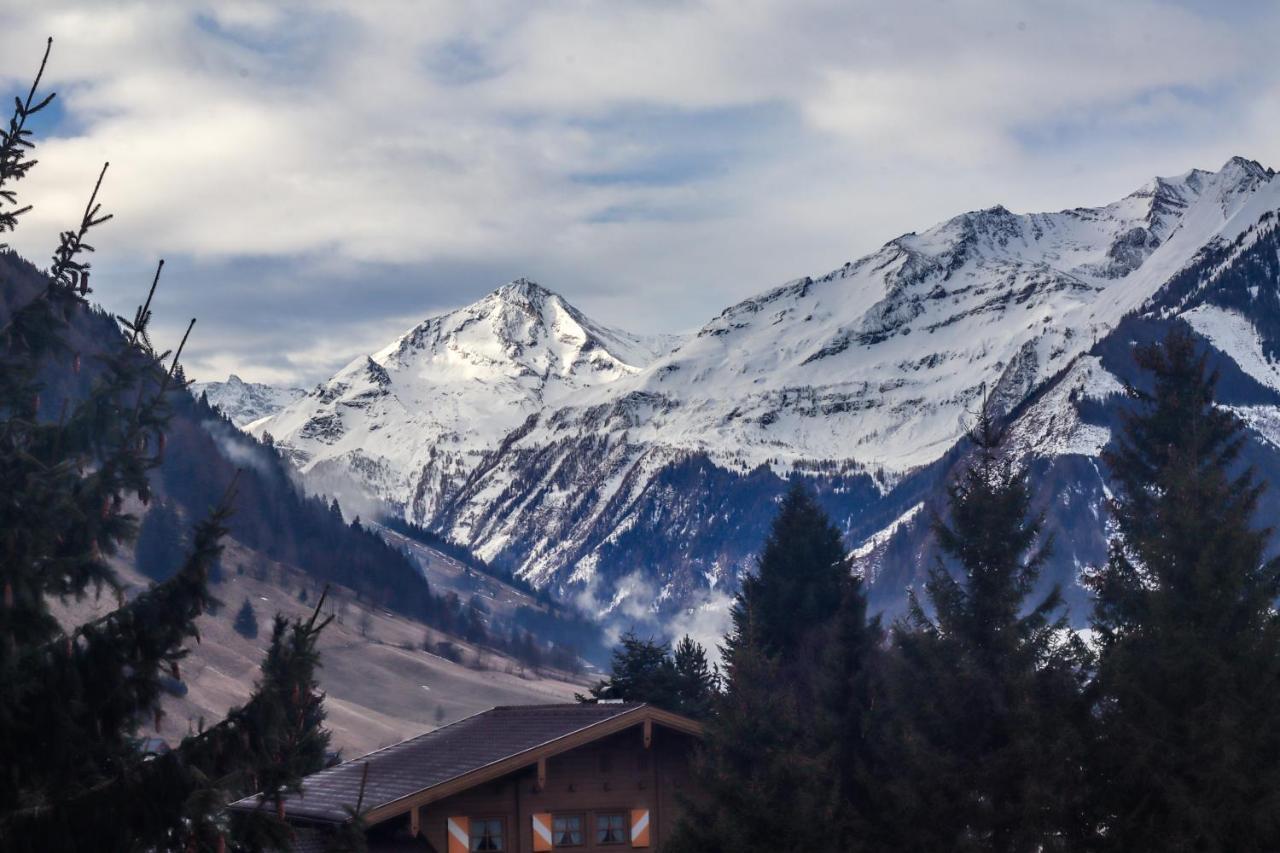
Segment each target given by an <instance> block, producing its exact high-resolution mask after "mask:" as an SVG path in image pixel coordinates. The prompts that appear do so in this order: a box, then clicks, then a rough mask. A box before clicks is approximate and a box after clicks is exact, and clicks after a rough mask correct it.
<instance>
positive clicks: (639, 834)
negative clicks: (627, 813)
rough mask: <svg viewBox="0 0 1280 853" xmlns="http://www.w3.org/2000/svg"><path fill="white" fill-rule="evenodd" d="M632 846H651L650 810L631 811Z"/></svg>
mask: <svg viewBox="0 0 1280 853" xmlns="http://www.w3.org/2000/svg"><path fill="white" fill-rule="evenodd" d="M631 846H632V847H648V846H649V810H648V809H632V810H631Z"/></svg>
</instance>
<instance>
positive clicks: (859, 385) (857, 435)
mask: <svg viewBox="0 0 1280 853" xmlns="http://www.w3.org/2000/svg"><path fill="white" fill-rule="evenodd" d="M1278 208H1280V181H1277V180H1276V179H1275V175H1274V173H1273V172H1272V171H1271V170H1269V169H1265V168H1263V167H1262V166H1260V165H1259V164H1257V163H1255V162H1253V161H1249V160H1244V159H1242V158H1233V159H1231V160H1230V161H1228V162H1227V163H1226V164H1225V165H1224V166H1223V167H1222V168H1221V169H1220V170H1218V171H1216V172H1209V171H1202V170H1193V171H1190V172H1187V173H1185V174H1183V175H1179V176H1176V177H1172V178H1157V179H1155V180H1153V181H1151V182H1149V183H1148V184H1147V185H1145V186H1143V187H1142V188H1140V189H1139V190H1137V191H1136V192H1134V193H1131V194H1130V195H1128V196H1126V197H1125V198H1123V199H1120V200H1119V201H1116V202H1114V203H1112V204H1108V205H1105V206H1103V207H1097V208H1076V209H1072V210H1064V211H1058V212H1053V213H1037V214H1015V213H1012V212H1010V211H1008V210H1006V209H1005V208H1003V207H999V206H997V207H992V208H989V209H987V210H982V211H976V212H971V213H966V214H962V215H960V216H957V217H955V218H953V219H950V220H948V221H946V222H944V223H941V224H939V225H937V226H935V227H933V228H931V229H929V230H927V231H924V232H922V233H911V234H906V235H903V236H901V237H899V238H897V239H895V240H892V241H890V242H889V243H887V244H885V245H884V246H883V247H882V248H881V249H879V250H878V251H876V252H874V253H872V254H870V255H868V256H867V257H864V258H862V259H860V260H858V261H856V262H852V263H847V264H845V265H844V266H842V267H841V268H839V269H837V270H834V271H833V272H830V273H828V274H826V275H823V276H820V277H817V278H809V277H806V278H802V279H798V280H795V281H792V282H790V283H788V284H785V285H783V286H781V287H778V288H775V289H773V290H770V291H767V292H765V293H763V294H761V295H759V296H757V297H754V298H751V299H747V300H745V301H743V302H741V303H739V304H737V305H734V306H732V307H730V308H728V309H726V310H725V311H724V312H723V313H721V314H720V315H719V316H718V317H716V318H714V319H712V320H711V321H710V322H709V323H707V324H706V325H704V326H703V327H702V329H701V330H699V331H698V332H697V334H696V335H694V336H692V337H691V338H689V339H687V340H686V341H684V342H683V344H682V345H680V346H678V347H675V348H664V347H662V346H657V345H649V344H646V343H645V342H643V341H641V340H640V339H639V338H637V337H635V336H632V335H628V334H626V333H623V332H619V331H614V330H608V329H604V328H603V327H600V326H599V325H597V324H594V323H592V322H591V321H589V320H587V319H586V318H584V317H582V315H581V314H580V313H578V312H576V311H575V310H574V309H572V308H571V307H569V306H568V305H566V304H565V303H564V302H563V300H561V299H560V298H559V297H556V296H554V295H553V294H550V293H548V292H547V291H545V290H542V289H541V288H537V287H536V286H534V285H531V284H528V283H527V282H516V283H513V284H512V285H508V286H507V287H505V288H503V289H501V290H499V291H497V292H496V293H494V294H493V295H491V296H489V297H487V298H486V299H485V300H482V301H481V302H478V303H476V304H475V305H472V306H469V307H467V308H464V309H462V310H460V311H457V312H454V313H453V314H449V315H446V316H444V317H441V318H437V319H435V320H430V321H427V322H426V323H424V324H423V325H421V326H419V327H418V328H416V329H414V330H412V331H411V332H409V333H408V334H406V335H405V336H403V337H402V338H400V339H399V340H397V341H395V342H393V343H392V344H391V345H390V346H389V347H387V348H386V349H384V350H382V351H380V352H378V353H375V354H374V355H372V356H370V357H366V358H361V359H357V360H356V361H355V362H353V363H352V364H351V365H349V366H348V367H347V368H345V369H344V370H343V371H341V372H340V373H339V374H337V375H336V376H335V377H334V378H333V379H331V380H329V382H327V383H325V384H324V385H322V386H320V387H319V388H318V389H317V390H316V391H313V392H312V393H311V394H309V395H308V396H307V397H306V398H304V399H302V400H299V401H297V402H296V403H294V404H293V405H291V406H290V407H289V408H288V409H286V410H285V411H283V412H281V413H280V414H278V415H276V416H275V417H273V418H271V419H270V420H269V421H268V422H267V423H265V424H258V425H255V427H254V429H255V431H259V432H271V433H272V434H273V435H274V436H275V437H276V439H277V441H278V442H279V443H281V444H283V445H285V446H286V447H287V448H288V449H289V450H290V452H291V453H293V455H294V457H295V459H297V460H298V462H299V464H300V465H301V467H302V469H303V471H304V472H305V473H306V474H307V475H308V477H309V478H310V479H311V482H312V483H313V486H314V487H315V488H317V489H318V490H327V491H330V492H335V493H341V490H340V489H338V488H336V487H335V486H334V483H335V482H336V481H338V480H343V479H344V478H345V482H346V483H347V484H348V486H350V485H351V484H355V485H356V486H358V488H359V489H360V490H362V491H363V492H364V493H367V494H370V495H372V496H374V497H376V498H378V499H381V500H384V501H388V502H390V503H391V504H393V505H394V506H395V508H396V509H397V510H398V511H400V512H403V513H404V515H406V516H407V517H408V518H409V519H411V520H413V521H416V522H419V523H423V524H426V525H428V526H430V527H432V528H434V529H436V530H438V531H440V532H442V533H444V534H446V535H448V536H450V537H451V538H453V539H455V540H456V541H459V542H461V543H463V544H466V545H468V546H470V547H471V548H472V549H474V550H475V551H476V552H477V553H478V554H479V555H480V556H482V557H484V558H485V559H487V560H490V561H491V562H494V563H497V564H500V565H502V566H505V567H508V568H511V569H513V570H515V571H518V572H519V573H521V574H522V575H523V576H525V577H526V578H528V579H530V580H531V581H533V582H534V583H536V584H539V585H543V586H550V587H551V588H552V589H554V590H556V591H557V592H559V593H560V594H561V595H564V596H568V597H573V598H576V599H577V600H579V601H582V602H585V603H588V604H595V605H597V606H599V607H600V608H601V609H602V610H603V611H605V612H607V613H608V612H616V613H619V614H625V615H626V618H628V619H635V618H637V614H638V613H641V612H651V613H661V614H667V616H666V617H664V618H668V619H669V618H670V617H671V615H672V614H684V617H687V616H689V615H690V614H697V613H701V612H704V611H706V610H715V611H717V612H721V613H722V612H723V607H719V606H717V605H718V604H722V603H723V602H722V601H720V599H722V598H723V596H724V595H726V594H728V593H730V592H732V590H733V589H734V588H735V586H736V582H737V580H738V578H739V576H740V574H741V573H742V572H743V571H744V570H746V569H747V568H749V567H750V564H751V559H752V557H753V555H754V553H755V551H756V550H757V549H758V547H759V545H760V542H761V541H762V539H763V536H764V533H765V531H766V529H767V526H768V523H769V520H770V519H771V517H772V514H773V510H774V501H775V500H776V498H777V496H778V494H779V493H780V492H781V490H782V488H783V486H784V483H783V478H785V477H786V476H788V475H790V474H791V473H793V472H799V473H803V474H805V475H806V476H808V477H810V478H811V482H812V483H813V485H814V487H815V489H816V490H817V491H818V494H819V497H820V499H821V500H822V501H823V503H824V505H825V506H826V507H827V508H828V510H829V511H830V512H831V513H832V515H833V517H834V518H835V519H836V520H837V521H838V523H839V524H841V525H842V526H843V527H844V529H845V531H846V535H847V536H848V539H849V545H850V548H851V550H853V551H855V552H856V553H859V554H864V555H871V554H873V552H874V554H875V555H877V556H875V559H876V560H880V561H882V562H883V561H885V560H889V561H892V560H895V559H898V560H907V558H908V555H911V557H910V558H911V559H916V558H918V556H919V549H918V547H917V546H919V542H918V541H916V542H915V543H914V544H909V546H908V545H900V544H898V543H900V542H902V541H905V538H907V537H910V536H916V535H918V533H919V531H921V530H923V529H925V528H926V527H927V525H925V524H923V523H922V522H921V521H920V519H922V518H926V517H927V516H926V514H921V513H919V512H918V507H919V506H920V505H921V502H922V501H924V502H928V501H930V500H932V499H934V498H936V495H937V493H938V484H939V482H940V478H941V477H943V476H945V474H946V472H947V471H948V470H949V469H950V468H951V466H953V465H954V464H955V463H956V462H957V460H958V459H959V458H960V456H961V455H962V453H963V444H962V442H961V439H962V436H963V433H964V429H965V426H966V424H967V422H968V421H969V419H970V418H971V416H972V413H973V412H974V411H975V410H976V409H977V407H978V406H979V405H981V403H982V400H983V395H984V389H989V396H990V403H989V405H991V406H993V407H994V409H995V410H996V411H997V413H1001V414H1005V413H1007V414H1009V416H1010V417H1012V418H1013V419H1014V420H1015V424H1014V430H1013V440H1014V444H1015V445H1016V447H1017V449H1018V450H1019V451H1020V452H1023V453H1026V454H1029V455H1030V456H1031V457H1034V458H1036V459H1040V460H1042V461H1041V462H1038V463H1035V464H1037V465H1040V466H1041V467H1043V468H1044V470H1045V471H1046V479H1045V482H1046V483H1052V484H1054V487H1055V488H1061V489H1062V490H1063V491H1062V495H1061V498H1062V501H1061V503H1062V506H1064V507H1070V508H1071V512H1072V513H1074V514H1072V515H1070V518H1068V516H1067V515H1063V516H1062V517H1061V518H1058V517H1056V516H1055V520H1054V522H1053V523H1054V524H1057V525H1059V527H1061V528H1062V530H1063V531H1064V532H1068V533H1073V532H1074V533H1079V535H1078V537H1077V539H1078V541H1080V542H1087V543H1090V544H1089V547H1090V548H1092V547H1093V545H1094V544H1095V543H1096V542H1097V541H1101V540H1100V539H1098V536H1097V535H1095V534H1093V533H1090V534H1088V535H1085V534H1084V533H1081V532H1080V531H1078V530H1076V528H1072V527H1070V526H1071V525H1079V524H1085V523H1086V522H1085V521H1083V520H1082V519H1083V518H1084V516H1086V515H1089V514H1090V513H1092V516H1091V517H1092V518H1093V519H1094V521H1091V522H1088V523H1091V524H1092V523H1095V522H1096V521H1097V513H1098V507H1099V506H1100V501H1101V498H1100V497H1099V496H1100V495H1101V494H1102V492H1103V490H1105V483H1103V482H1101V479H1100V477H1101V474H1099V473H1098V466H1097V463H1096V460H1095V459H1094V458H1093V457H1094V456H1095V455H1096V454H1097V453H1098V451H1099V450H1100V449H1101V448H1102V447H1103V446H1104V445H1105V444H1106V443H1107V441H1108V440H1109V439H1110V436H1111V425H1110V424H1109V423H1108V422H1106V418H1102V419H1101V420H1099V419H1098V418H1093V419H1090V418H1091V416H1086V415H1087V414H1088V411H1091V410H1092V409H1098V408H1099V407H1105V406H1106V405H1108V402H1107V401H1109V400H1112V399H1114V398H1116V397H1117V396H1118V391H1119V390H1120V388H1121V379H1120V378H1118V376H1117V373H1116V371H1118V370H1121V368H1120V367H1118V366H1117V365H1119V364H1120V363H1121V361H1122V359H1121V358H1120V356H1118V355H1116V354H1115V353H1119V352H1127V350H1125V349H1124V347H1122V346H1120V345H1119V344H1115V343H1113V341H1114V339H1115V336H1116V335H1117V334H1119V332H1117V330H1118V329H1120V328H1121V327H1122V326H1123V325H1124V324H1125V323H1127V322H1129V319H1128V318H1132V317H1139V316H1143V317H1145V316H1148V315H1150V316H1153V317H1156V316H1158V317H1161V318H1165V320H1167V319H1168V318H1169V317H1174V316H1180V315H1182V314H1183V313H1186V314H1187V319H1188V320H1189V321H1190V322H1191V323H1192V324H1193V325H1194V326H1195V327H1196V328H1198V329H1201V330H1202V331H1203V334H1205V335H1206V336H1207V337H1209V338H1212V339H1214V340H1223V341H1228V340H1229V341H1244V342H1245V344H1247V346H1248V347H1252V349H1251V350H1250V353H1253V351H1254V350H1256V351H1257V352H1256V353H1254V354H1252V355H1250V354H1246V353H1245V352H1244V350H1243V349H1242V350H1241V352H1240V355H1239V358H1240V359H1241V369H1242V370H1243V371H1246V372H1252V373H1254V374H1257V373H1258V372H1260V371H1269V372H1271V373H1274V371H1273V368H1272V367H1271V365H1272V364H1274V363H1275V361H1276V360H1277V358H1278V357H1280V298H1276V297H1275V294H1274V293H1273V291H1276V290H1277V288H1276V287H1275V281H1276V275H1275V274H1273V273H1269V272H1268V271H1267V270H1268V269H1269V268H1268V267H1267V266H1266V264H1267V261H1266V253H1265V252H1262V251H1261V250H1257V251H1255V250H1252V249H1251V248H1250V247H1251V246H1253V244H1254V242H1256V241H1257V240H1259V239H1262V237H1261V235H1263V234H1264V232H1267V229H1268V228H1269V227H1270V226H1269V225H1268V222H1270V224H1271V225H1274V217H1275V211H1276V210H1277V209H1278ZM1272 260H1275V259H1274V258H1273V259H1272ZM1246 261H1247V263H1248V264H1251V265H1252V266H1249V267H1248V269H1249V270H1250V272H1249V273H1248V275H1249V276H1250V277H1251V278H1257V277H1259V276H1260V277H1261V278H1262V279H1263V280H1264V281H1266V282H1268V283H1269V284H1268V286H1269V287H1270V290H1267V289H1266V288H1265V287H1264V291H1266V293H1270V294H1272V295H1271V296H1269V297H1266V298H1267V299H1271V301H1270V302H1268V301H1265V299H1264V296H1266V293H1264V294H1263V296H1259V295H1258V294H1257V293H1256V292H1255V293H1254V294H1253V296H1249V295H1248V294H1247V293H1246V295H1245V296H1240V295H1239V294H1236V291H1237V290H1240V289H1241V288H1239V287H1237V286H1236V285H1235V284H1231V283H1229V282H1228V280H1230V281H1231V282H1234V279H1233V278H1232V276H1239V275H1240V273H1239V269H1240V267H1239V265H1240V264H1242V263H1245V262H1246ZM1268 275H1270V276H1271V277H1270V278H1267V276H1268ZM1246 290H1247V288H1246ZM1255 290H1256V288H1255ZM1233 294H1234V295H1233ZM1214 312H1217V313H1214ZM1250 324H1252V326H1253V327H1257V328H1259V329H1262V328H1263V327H1265V330H1266V334H1265V335H1263V334H1262V332H1259V333H1258V335H1260V336H1261V337H1259V336H1254V337H1250V335H1249V334H1248V329H1249V328H1250ZM1245 344H1241V347H1244V346H1245ZM1215 345H1216V344H1215ZM1224 346H1227V348H1228V349H1232V348H1233V347H1234V348H1237V349H1238V348H1239V347H1235V345H1234V344H1224ZM1107 347H1111V349H1110V350H1108V349H1107ZM1104 350H1106V352H1107V353H1111V354H1110V355H1107V354H1105V353H1104V352H1103V351H1104ZM1229 355H1230V354H1229ZM1104 356H1105V357H1104ZM1233 357H1234V356H1233ZM1250 359H1252V361H1250ZM1259 360H1260V361H1259ZM1245 362H1248V363H1247V364H1246V363H1245ZM1268 384H1269V383H1268ZM1254 396H1255V397H1256V396H1257V395H1254ZM1249 399H1250V400H1252V401H1253V403H1256V402H1257V401H1256V400H1255V399H1254V398H1249ZM1091 407H1092V409H1091ZM1264 415H1265V413H1261V412H1258V411H1254V410H1250V416H1251V417H1252V418H1253V421H1254V422H1256V423H1258V424H1264V423H1265V424H1273V423H1275V422H1277V421H1280V418H1268V417H1264ZM1272 432H1276V430H1272ZM1055 460H1067V461H1065V462H1058V461H1055ZM1071 460H1079V461H1071ZM1055 478H1057V479H1055ZM1063 512H1066V510H1063ZM1082 529H1083V528H1081V530H1082ZM1082 547H1083V546H1082ZM913 549H914V550H913ZM1086 550H1087V549H1085V550H1082V551H1080V552H1079V553H1069V554H1068V555H1067V557H1066V558H1064V559H1067V560H1068V563H1067V564H1066V565H1068V568H1070V566H1071V565H1074V564H1072V563H1071V562H1070V561H1071V560H1076V561H1079V560H1081V559H1085V558H1086V557H1087V556H1088V554H1087V553H1085V551H1086ZM1090 553H1091V552H1090ZM904 565H905V563H904ZM866 570H867V571H868V576H869V577H874V578H875V585H876V586H877V587H879V588H880V595H881V599H882V600H885V601H889V600H891V599H892V598H893V596H894V595H898V596H900V594H901V591H902V589H901V588H902V586H903V585H904V584H905V583H909V582H911V580H912V578H911V576H910V571H911V570H910V569H900V568H895V567H893V566H891V565H889V564H888V563H885V564H884V565H876V566H869V567H867V569H866ZM1064 571H1067V569H1064ZM684 617H680V618H684ZM676 626H677V629H678V628H679V627H680V625H679V619H677V620H676ZM668 627H670V626H668Z"/></svg>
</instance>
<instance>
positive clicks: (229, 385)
mask: <svg viewBox="0 0 1280 853" xmlns="http://www.w3.org/2000/svg"><path fill="white" fill-rule="evenodd" d="M191 393H192V394H194V395H195V396H197V397H199V396H200V395H201V394H204V395H206V396H207V398H208V400H209V405H211V406H213V407H214V408H215V409H217V410H218V411H220V412H222V414H224V415H226V416H227V417H228V418H230V419H231V422H232V423H233V424H235V425H236V426H238V427H242V428H243V427H245V426H247V425H248V424H251V423H253V422H254V421H256V420H259V419H261V418H265V417H268V416H270V415H274V414H275V413H276V412H278V411H280V410H281V409H283V408H284V407H285V406H287V405H289V404H290V403H292V402H293V401H294V400H297V399H298V398H299V397H301V396H303V395H304V394H306V393H307V392H306V391H303V390H302V389H301V388H278V387H276V386H274V385H264V384H262V383H259V382H245V381H244V380H243V379H241V378H240V377H239V376H236V375H235V374H234V373H233V374H231V375H230V376H228V377H227V381H226V382H193V383H191Z"/></svg>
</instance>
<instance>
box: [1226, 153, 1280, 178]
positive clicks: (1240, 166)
mask: <svg viewBox="0 0 1280 853" xmlns="http://www.w3.org/2000/svg"><path fill="white" fill-rule="evenodd" d="M1225 173H1238V174H1240V175H1242V176H1245V177H1248V178H1252V179H1254V180H1264V181H1265V180H1270V179H1271V178H1272V177H1274V176H1275V173H1276V171H1275V169H1268V168H1267V167H1266V166H1264V165H1262V164H1261V163H1259V162H1258V161H1257V160H1250V159H1249V158H1247V157H1241V156H1240V155H1238V154H1237V155H1236V156H1234V157H1232V158H1231V159H1229V160H1227V162H1225V163H1223V164H1222V168H1221V169H1219V170H1218V174H1220V175H1221V174H1225Z"/></svg>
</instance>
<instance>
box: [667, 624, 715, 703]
mask: <svg viewBox="0 0 1280 853" xmlns="http://www.w3.org/2000/svg"><path fill="white" fill-rule="evenodd" d="M671 662H672V664H673V665H674V668H675V679H674V680H675V695H676V701H677V703H678V704H677V706H676V707H675V709H674V710H676V711H678V712H679V713H681V714H684V715H685V716H686V717H693V718H694V719H695V720H701V719H704V718H706V717H707V716H709V715H710V714H711V704H712V701H713V700H714V699H715V696H716V693H717V692H718V691H719V689H720V673H719V672H718V671H717V669H716V668H715V667H713V666H712V665H711V664H709V663H708V662H707V650H706V649H704V648H703V647H702V644H701V643H695V642H694V641H693V638H692V637H690V636H689V635H688V634H686V635H685V636H684V637H682V638H681V639H680V642H678V643H676V647H675V651H673V652H672V654H671Z"/></svg>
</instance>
